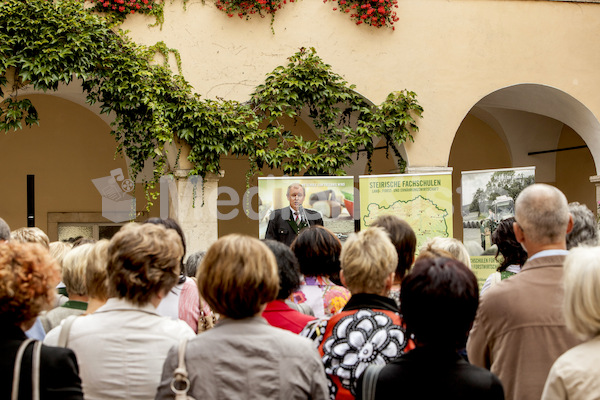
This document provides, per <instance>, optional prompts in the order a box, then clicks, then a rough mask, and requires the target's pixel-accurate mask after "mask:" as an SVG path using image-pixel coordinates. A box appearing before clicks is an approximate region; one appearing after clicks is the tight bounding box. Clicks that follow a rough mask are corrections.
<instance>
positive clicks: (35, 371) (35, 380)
mask: <svg viewBox="0 0 600 400" xmlns="http://www.w3.org/2000/svg"><path fill="white" fill-rule="evenodd" d="M33 341H34V340H33V339H27V340H25V341H23V343H21V346H19V350H18V351H17V356H16V357H15V368H14V372H13V383H12V393H11V400H18V399H19V383H20V381H21V361H22V360H23V353H25V349H26V348H27V346H29V343H31V342H33ZM41 352H42V342H40V341H35V343H34V345H33V353H32V360H31V385H32V386H31V398H32V399H33V400H40V355H41Z"/></svg>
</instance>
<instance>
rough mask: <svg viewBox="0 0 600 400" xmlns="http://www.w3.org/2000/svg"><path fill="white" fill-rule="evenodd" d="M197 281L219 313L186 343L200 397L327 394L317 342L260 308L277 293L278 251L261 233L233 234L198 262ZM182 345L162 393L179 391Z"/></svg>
mask: <svg viewBox="0 0 600 400" xmlns="http://www.w3.org/2000/svg"><path fill="white" fill-rule="evenodd" d="M197 278H198V287H199V290H200V295H201V296H202V297H203V298H204V299H205V300H206V302H207V303H208V304H209V306H210V307H211V308H212V309H213V310H215V312H217V313H219V314H220V315H221V319H220V320H219V322H218V323H217V325H215V327H214V328H213V329H210V330H208V331H206V332H203V333H202V334H200V335H198V336H197V337H196V338H194V339H193V340H191V341H189V342H188V343H187V347H185V350H184V352H185V358H184V359H185V365H186V369H187V372H188V374H189V376H188V379H189V382H190V386H189V393H188V395H190V396H192V397H193V398H195V399H207V400H210V399H242V398H248V399H250V398H252V399H283V398H289V399H295V400H300V399H326V398H327V397H328V395H327V382H326V379H325V373H324V372H323V365H322V363H321V359H320V358H319V354H318V353H317V351H316V349H315V348H314V346H313V345H312V343H311V342H310V341H309V340H307V339H305V338H301V337H299V336H297V335H295V334H293V333H291V332H289V331H286V330H283V329H279V328H275V327H273V326H271V325H269V324H268V323H267V321H266V320H265V319H264V318H262V317H261V316H260V315H261V313H262V311H263V310H264V309H265V305H266V304H267V303H268V302H270V301H272V300H274V299H275V298H276V297H277V293H278V291H279V275H278V272H277V264H276V261H275V256H274V255H273V253H272V252H271V251H270V250H269V249H268V248H267V246H266V245H265V244H263V243H261V242H260V241H259V240H258V239H254V238H251V237H249V236H243V235H236V234H234V235H227V236H224V237H222V238H220V239H219V240H217V241H216V242H215V243H214V244H213V245H212V246H211V247H210V248H209V249H208V252H207V253H206V256H205V257H204V259H203V260H202V263H201V264H200V266H199V267H198V275H197ZM180 357H181V355H179V354H178V346H175V347H173V348H172V349H171V351H170V352H169V355H168V357H167V360H166V361H165V365H164V369H163V374H162V379H161V383H160V386H159V388H158V392H157V394H156V399H157V400H160V399H173V398H175V393H174V391H173V390H172V386H171V384H172V380H173V374H174V372H175V370H176V369H177V371H181V365H180V363H179V358H180Z"/></svg>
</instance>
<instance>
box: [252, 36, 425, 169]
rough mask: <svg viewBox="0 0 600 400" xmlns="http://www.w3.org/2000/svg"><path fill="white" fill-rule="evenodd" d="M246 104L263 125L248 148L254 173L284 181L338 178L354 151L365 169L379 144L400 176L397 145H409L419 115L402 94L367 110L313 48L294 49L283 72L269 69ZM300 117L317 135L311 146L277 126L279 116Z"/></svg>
mask: <svg viewBox="0 0 600 400" xmlns="http://www.w3.org/2000/svg"><path fill="white" fill-rule="evenodd" d="M251 104H252V105H253V106H254V107H255V109H256V112H257V113H258V114H259V115H260V116H261V119H263V120H265V121H266V122H267V123H268V125H267V127H266V128H265V129H264V132H263V133H262V134H261V135H260V136H259V137H258V138H256V139H255V140H254V142H253V143H254V145H255V150H254V151H253V154H255V158H256V163H257V167H258V168H261V167H262V166H263V165H267V166H269V167H271V168H281V169H283V171H284V172H285V173H287V174H290V175H294V174H299V173H305V174H307V175H342V174H344V168H345V167H346V166H348V165H351V164H352V163H353V161H352V157H353V156H356V154H357V153H358V151H365V152H366V154H367V157H368V160H369V168H370V165H371V158H372V155H373V151H374V142H375V141H378V140H379V139H380V138H385V141H386V148H388V149H390V148H391V149H392V150H393V152H394V154H395V155H396V157H397V158H398V161H399V164H398V166H399V168H400V169H401V170H404V167H405V165H406V163H405V161H404V159H403V158H402V156H401V155H400V152H399V150H398V147H397V145H398V144H401V143H404V142H405V141H406V140H412V134H411V132H412V131H417V130H418V127H417V125H416V122H415V119H414V118H416V117H420V116H421V114H422V111H423V109H422V108H421V106H419V105H418V103H417V101H416V95H415V93H413V92H408V91H402V92H396V93H391V94H390V95H388V97H387V99H386V101H385V102H384V103H383V104H382V105H381V106H380V107H376V106H374V105H372V104H369V103H368V102H367V101H366V100H365V99H364V98H363V97H362V96H360V95H359V94H358V93H357V92H356V91H355V86H354V85H349V84H348V82H346V81H345V80H344V79H343V78H342V77H341V76H340V75H337V74H335V73H334V72H332V71H331V66H330V65H327V64H325V63H324V62H323V60H322V59H321V58H320V57H319V56H318V55H317V54H316V51H315V49H314V48H311V49H304V48H303V49H300V51H299V52H298V53H296V54H294V55H293V56H291V57H290V58H289V63H288V65H287V66H285V67H283V66H280V67H277V68H275V70H274V71H273V72H272V73H270V74H269V75H268V76H267V78H266V81H265V83H264V84H262V85H260V86H258V88H257V89H256V91H255V92H254V93H253V94H252V97H251ZM303 111H304V112H305V113H307V116H308V119H309V120H310V121H312V123H313V125H314V126H315V128H316V129H317V130H318V132H319V135H318V138H317V139H316V140H306V139H305V138H302V137H300V136H296V135H294V134H293V133H292V129H293V127H292V126H285V125H282V123H281V118H282V117H284V116H286V117H289V118H291V119H292V120H297V119H298V118H300V117H302V115H303V114H302V113H303ZM273 142H275V143H276V144H275V145H274V146H270V144H271V143H273ZM266 149H270V151H266Z"/></svg>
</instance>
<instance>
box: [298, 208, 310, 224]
mask: <svg viewBox="0 0 600 400" xmlns="http://www.w3.org/2000/svg"><path fill="white" fill-rule="evenodd" d="M298 214H300V223H302V222H304V223H305V224H306V225H310V224H309V223H308V217H307V216H306V211H305V210H304V207H302V206H299V207H298Z"/></svg>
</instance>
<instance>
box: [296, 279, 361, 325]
mask: <svg viewBox="0 0 600 400" xmlns="http://www.w3.org/2000/svg"><path fill="white" fill-rule="evenodd" d="M290 300H292V301H293V302H294V303H296V304H301V303H306V304H308V305H309V306H310V308H312V309H313V311H314V313H315V317H317V318H324V317H331V316H333V315H335V314H337V313H339V312H340V311H342V309H343V308H344V306H345V305H346V303H347V302H348V300H350V291H349V290H348V289H346V288H345V287H343V286H338V285H336V284H335V283H333V281H332V280H331V279H329V278H327V277H325V276H305V277H302V279H301V282H300V289H298V291H296V292H294V293H292V295H291V296H290Z"/></svg>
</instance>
